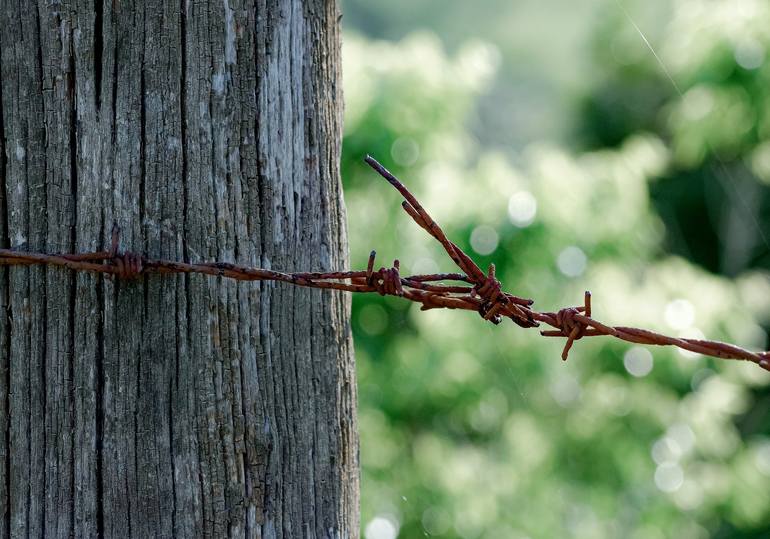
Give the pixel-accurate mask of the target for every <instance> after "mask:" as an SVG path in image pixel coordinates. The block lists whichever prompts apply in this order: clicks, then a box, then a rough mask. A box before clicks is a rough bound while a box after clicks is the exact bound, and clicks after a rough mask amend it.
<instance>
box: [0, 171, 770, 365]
mask: <svg viewBox="0 0 770 539" xmlns="http://www.w3.org/2000/svg"><path fill="white" fill-rule="evenodd" d="M366 163H367V164H368V165H369V166H371V167H372V168H373V169H374V170H375V171H377V173H379V174H380V176H382V177H383V178H385V179H386V180H387V181H388V182H389V183H390V184H391V185H392V186H393V187H395V188H396V190H398V192H399V193H400V194H401V196H403V197H404V201H403V202H402V207H403V209H404V211H406V213H407V214H408V215H409V216H410V217H411V218H412V219H413V220H414V221H415V223H417V225H419V226H420V227H421V228H422V229H424V230H425V231H426V232H427V233H428V234H430V235H431V236H432V237H433V238H434V239H435V240H436V241H438V242H439V243H440V244H441V246H442V247H443V248H444V250H445V251H446V253H447V255H449V258H450V259H452V261H453V262H454V263H455V265H456V266H457V267H458V268H459V269H460V273H436V274H430V275H411V276H408V277H402V276H401V274H400V272H399V261H398V260H395V261H394V262H393V266H391V267H390V268H385V267H381V268H379V269H378V270H375V269H374V262H375V256H376V254H375V252H374V251H372V252H371V254H370V255H369V262H368V264H367V268H366V270H365V271H334V272H322V273H314V272H298V273H284V272H280V271H273V270H267V269H262V268H253V267H248V266H242V265H237V264H230V263H225V262H202V263H197V264H192V263H184V262H175V261H171V260H162V259H152V258H148V257H145V256H142V255H139V254H135V253H125V252H124V253H121V252H120V250H119V248H118V247H119V242H118V229H117V227H113V230H112V238H111V240H112V241H111V245H110V250H109V251H99V252H94V253H84V254H43V253H29V252H21V251H16V250H12V249H0V265H32V264H46V265H52V266H61V267H65V268H69V269H71V270H76V271H90V272H97V273H105V274H108V275H112V276H113V277H114V278H117V279H126V280H128V279H136V278H139V277H141V276H142V275H147V274H156V273H160V274H164V273H202V274H205V275H213V276H218V277H226V278H230V279H237V280H241V281H281V282H285V283H289V284H293V285H296V286H305V287H310V288H328V289H334V290H344V291H347V292H374V293H378V294H380V295H383V296H398V297H402V298H404V299H406V300H409V301H413V302H415V303H419V304H420V305H421V309H422V310H428V309H463V310H468V311H476V312H477V313H479V315H481V317H482V318H483V319H484V320H488V321H489V322H492V323H493V324H499V323H501V322H502V321H503V320H504V319H505V318H508V319H510V320H511V321H513V322H514V323H515V324H517V325H519V326H521V327H524V328H531V327H538V326H540V324H541V323H543V324H546V325H548V326H551V327H552V328H554V329H549V330H545V331H541V335H543V336H546V337H563V338H566V342H565V345H564V349H563V351H562V359H564V360H566V359H567V355H568V354H569V351H570V349H571V348H572V346H573V344H574V343H575V341H578V340H580V339H581V338H583V337H596V336H600V335H604V336H611V337H615V338H616V339H620V340H623V341H627V342H631V343H636V344H647V345H659V346H676V347H678V348H681V349H684V350H689V351H690V352H695V353H698V354H703V355H707V356H712V357H716V358H721V359H740V360H746V361H751V362H753V363H756V364H757V365H759V366H760V367H762V368H764V369H765V370H768V371H770V352H752V351H750V350H746V349H744V348H741V347H739V346H736V345H732V344H727V343H723V342H718V341H708V340H703V339H685V338H678V337H670V336H667V335H662V334H660V333H655V332H653V331H648V330H645V329H638V328H631V327H623V326H609V325H606V324H604V323H602V322H599V321H598V320H596V319H594V318H592V313H591V293H590V292H586V293H585V298H584V304H583V305H582V306H579V307H565V308H563V309H560V310H559V311H557V312H539V311H536V310H534V309H533V308H532V305H533V303H534V302H533V301H532V300H531V299H525V298H521V297H518V296H515V295H513V294H509V293H508V292H505V291H504V290H503V289H502V285H501V284H500V281H499V280H498V279H497V277H496V275H495V265H494V264H491V265H490V266H489V268H488V270H487V272H486V273H485V272H484V271H483V270H482V269H481V268H480V267H479V266H478V265H477V264H476V263H475V262H474V261H473V260H472V259H471V258H470V256H468V255H467V254H466V253H465V252H464V251H463V250H462V249H460V247H458V246H457V245H456V244H455V243H453V242H452V241H451V240H449V238H447V236H446V234H445V233H444V231H443V230H442V229H441V227H440V226H439V225H438V223H436V221H434V220H433V218H432V217H431V216H430V214H428V212H427V211H426V210H425V208H423V206H422V204H420V202H419V201H418V200H417V199H416V198H415V197H414V195H412V193H410V192H409V190H408V189H407V188H406V187H405V186H404V184H402V183H401V182H400V181H399V180H398V178H396V177H395V176H394V175H393V174H391V173H390V171H388V170H387V169H386V168H385V167H383V166H382V165H381V164H380V163H378V162H377V161H376V160H375V159H374V158H372V157H371V156H367V157H366ZM450 283H451V284H450Z"/></svg>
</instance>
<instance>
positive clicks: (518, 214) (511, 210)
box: [508, 191, 537, 228]
mask: <svg viewBox="0 0 770 539" xmlns="http://www.w3.org/2000/svg"><path fill="white" fill-rule="evenodd" d="M535 215H537V200H536V199H535V197H534V196H532V193H530V192H529V191H519V192H518V193H514V194H513V195H511V198H509V199H508V218H509V219H510V220H511V223H513V224H514V225H516V226H517V227H519V228H525V227H528V226H529V225H531V224H532V222H533V221H534V220H535Z"/></svg>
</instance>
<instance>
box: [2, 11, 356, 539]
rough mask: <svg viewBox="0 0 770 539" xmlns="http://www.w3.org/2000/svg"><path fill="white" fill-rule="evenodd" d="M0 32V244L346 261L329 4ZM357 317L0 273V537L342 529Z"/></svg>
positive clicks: (23, 15)
mask: <svg viewBox="0 0 770 539" xmlns="http://www.w3.org/2000/svg"><path fill="white" fill-rule="evenodd" d="M0 17H1V19H0V21H1V24H0V30H1V31H0V49H1V51H0V52H1V54H0V68H1V70H2V80H1V85H0V91H1V92H2V119H1V121H0V125H1V126H2V132H1V133H0V143H1V144H2V149H3V151H2V152H0V154H1V155H2V163H1V164H2V166H1V167H0V169H1V170H2V174H1V175H0V223H1V224H0V238H1V241H2V245H3V246H4V247H7V246H10V247H12V248H19V249H34V250H40V251H48V252H72V251H88V250H97V249H101V248H104V247H105V246H106V245H108V244H109V236H110V230H111V228H112V225H113V223H117V224H118V225H119V226H120V230H121V247H122V248H123V249H126V250H132V251H136V252H141V253H144V254H146V255H148V256H153V257H165V258H171V259H177V260H186V261H212V260H220V261H234V262H239V263H243V264H250V265H254V266H260V267H264V268H279V269H286V270H308V269H318V270H323V269H331V268H335V269H336V268H344V267H346V266H347V242H346V235H345V215H344V210H343V204H342V194H341V187H340V179H339V171H338V160H339V154H340V136H341V133H340V131H341V108H342V95H341V78H340V50H339V14H338V7H337V5H336V3H335V2H334V1H332V0H329V1H324V0H304V1H303V0H267V1H266V0H257V1H256V2H249V3H247V2H244V1H242V0H220V1H218V2H215V1H213V0H212V1H210V0H196V1H190V0H181V1H177V2H168V1H162V0H147V1H142V0H104V1H102V0H96V2H94V0H88V1H85V0H72V1H55V0H38V1H36V2H10V1H4V2H2V9H0ZM348 302H349V299H348V298H346V297H345V296H343V295H342V294H340V293H337V292H331V291H320V290H307V289H301V288H296V287H290V286H287V285H282V284H272V283H261V284H260V283H236V282H234V281H229V280H220V279H217V278H212V277H205V276H200V275H191V276H188V275H178V276H158V275H152V276H144V277H142V278H141V279H139V280H137V281H134V282H124V281H112V280H110V279H108V278H105V277H103V276H101V275H92V274H86V273H80V272H79V273H75V272H71V271H68V270H64V269H60V268H46V267H13V268H0V514H1V515H2V518H3V520H2V525H0V537H10V536H13V537H27V536H29V537H72V536H75V537H97V536H104V537H128V536H131V537H142V538H144V537H156V536H162V537H203V536H206V537H265V538H267V537H350V536H357V535H358V446H357V434H356V418H355V406H356V391H355V375H354V366H353V357H352V346H351V340H350V326H349V320H348V317H349V304H348Z"/></svg>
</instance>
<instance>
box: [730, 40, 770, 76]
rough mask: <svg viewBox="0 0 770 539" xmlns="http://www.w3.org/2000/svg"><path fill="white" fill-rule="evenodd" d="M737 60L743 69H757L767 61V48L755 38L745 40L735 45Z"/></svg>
mask: <svg viewBox="0 0 770 539" xmlns="http://www.w3.org/2000/svg"><path fill="white" fill-rule="evenodd" d="M735 61H736V62H738V65H739V66H741V67H742V68H743V69H756V68H758V67H760V66H761V65H762V62H764V61H765V49H764V48H763V47H762V45H761V44H759V43H758V42H757V41H756V40H754V39H749V40H746V41H743V42H741V43H739V44H738V45H737V46H736V47H735Z"/></svg>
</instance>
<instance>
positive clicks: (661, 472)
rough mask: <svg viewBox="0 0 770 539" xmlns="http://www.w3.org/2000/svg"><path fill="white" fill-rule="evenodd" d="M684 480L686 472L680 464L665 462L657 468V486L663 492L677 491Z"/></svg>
mask: <svg viewBox="0 0 770 539" xmlns="http://www.w3.org/2000/svg"><path fill="white" fill-rule="evenodd" d="M683 482H684V472H683V471H682V467H681V466H679V465H678V464H673V463H668V462H667V463H664V464H661V465H660V466H658V467H657V468H656V469H655V486H657V487H658V489H660V490H662V491H663V492H676V491H677V490H679V488H680V487H681V486H682V483H683Z"/></svg>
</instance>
